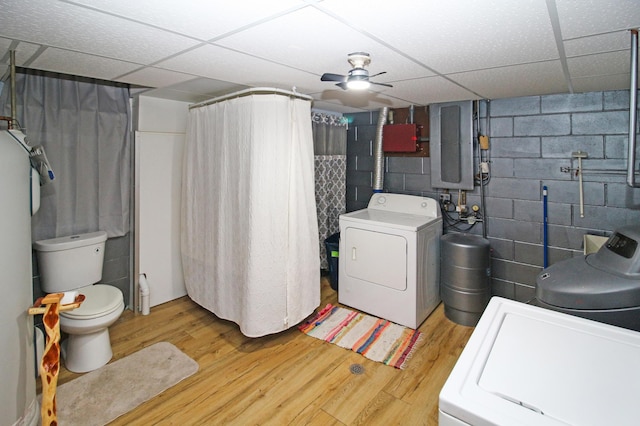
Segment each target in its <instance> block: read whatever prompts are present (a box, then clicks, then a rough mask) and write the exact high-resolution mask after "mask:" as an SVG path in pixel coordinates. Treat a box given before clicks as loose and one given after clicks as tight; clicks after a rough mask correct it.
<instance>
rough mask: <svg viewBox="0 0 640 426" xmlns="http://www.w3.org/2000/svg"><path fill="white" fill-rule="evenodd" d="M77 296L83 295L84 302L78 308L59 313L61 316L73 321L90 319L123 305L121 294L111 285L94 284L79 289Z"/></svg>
mask: <svg viewBox="0 0 640 426" xmlns="http://www.w3.org/2000/svg"><path fill="white" fill-rule="evenodd" d="M77 291H78V293H79V294H84V296H85V299H84V302H82V304H81V305H80V307H79V308H77V309H73V310H71V311H64V312H61V313H60V315H61V316H65V317H67V318H75V319H90V318H95V317H99V316H102V315H106V314H108V313H110V312H112V311H114V310H116V309H117V308H118V306H119V305H120V304H122V303H123V300H124V299H123V297H122V292H121V291H120V290H119V289H118V288H116V287H114V286H111V285H105V284H96V285H90V286H87V287H82V288H79V289H78V290H77Z"/></svg>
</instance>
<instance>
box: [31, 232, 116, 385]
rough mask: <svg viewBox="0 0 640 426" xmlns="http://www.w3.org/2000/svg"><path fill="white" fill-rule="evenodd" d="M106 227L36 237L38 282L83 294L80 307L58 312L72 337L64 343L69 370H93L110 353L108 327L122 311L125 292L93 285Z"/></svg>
mask: <svg viewBox="0 0 640 426" xmlns="http://www.w3.org/2000/svg"><path fill="white" fill-rule="evenodd" d="M106 240H107V233H106V232H103V231H99V232H92V233H89V234H79V235H72V236H70V237H59V238H52V239H49V240H42V241H36V242H35V243H34V249H35V250H36V256H37V259H38V269H39V271H40V282H41V287H42V290H43V291H44V292H46V293H62V292H71V291H77V292H78V294H83V295H84V296H85V300H84V302H82V305H80V307H79V308H77V309H74V310H70V311H65V312H61V313H60V329H61V330H62V331H63V332H65V333H67V334H68V335H69V337H68V338H67V339H66V340H65V341H64V342H63V343H62V356H63V358H64V363H65V366H66V367H67V369H68V370H70V371H73V372H75V373H84V372H87V371H92V370H95V369H97V368H100V367H102V366H103V365H105V364H106V363H107V362H109V360H110V359H111V357H112V356H113V352H112V351H111V341H110V340H109V328H108V327H109V326H110V325H111V324H113V323H114V322H115V321H116V320H117V319H118V318H119V317H120V315H121V314H122V311H123V310H124V299H123V297H122V292H121V291H120V290H119V289H118V288H116V287H114V286H110V285H104V284H95V285H93V284H94V283H97V282H98V281H100V280H101V279H102V265H103V260H104V246H105V241H106Z"/></svg>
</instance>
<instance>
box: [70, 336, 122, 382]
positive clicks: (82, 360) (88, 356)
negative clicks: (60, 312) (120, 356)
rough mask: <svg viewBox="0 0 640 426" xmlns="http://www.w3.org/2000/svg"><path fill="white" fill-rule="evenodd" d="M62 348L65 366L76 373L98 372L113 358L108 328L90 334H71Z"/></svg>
mask: <svg viewBox="0 0 640 426" xmlns="http://www.w3.org/2000/svg"><path fill="white" fill-rule="evenodd" d="M61 346H62V347H61V349H62V357H63V359H64V365H65V367H66V368H67V370H69V371H72V372H74V373H86V372H88V371H93V370H96V369H98V368H100V367H102V366H103V365H105V364H106V363H108V362H109V361H110V360H111V358H112V357H113V351H112V350H111V340H110V338H109V329H108V328H104V329H102V330H99V331H96V332H95V333H90V334H70V335H69V337H68V338H67V339H66V340H65V341H64V342H62V345H61Z"/></svg>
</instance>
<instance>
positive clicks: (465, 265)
mask: <svg viewBox="0 0 640 426" xmlns="http://www.w3.org/2000/svg"><path fill="white" fill-rule="evenodd" d="M440 256H441V257H440V274H441V276H440V296H441V298H442V302H443V303H444V314H445V316H446V317H447V318H449V319H450V320H451V321H453V322H455V323H458V324H462V325H466V326H475V325H476V324H477V322H478V320H479V319H480V316H481V315H482V312H484V308H485V307H486V306H487V303H489V299H490V298H491V250H490V245H489V241H488V240H487V239H485V238H482V237H480V236H477V235H471V234H459V233H450V234H445V235H443V236H442V237H441V238H440Z"/></svg>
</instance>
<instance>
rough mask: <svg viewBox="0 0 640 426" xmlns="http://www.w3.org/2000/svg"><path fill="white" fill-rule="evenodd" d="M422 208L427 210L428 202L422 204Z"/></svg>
mask: <svg viewBox="0 0 640 426" xmlns="http://www.w3.org/2000/svg"><path fill="white" fill-rule="evenodd" d="M421 206H422V208H425V209H426V208H427V202H426V201H423V202H422V204H421Z"/></svg>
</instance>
